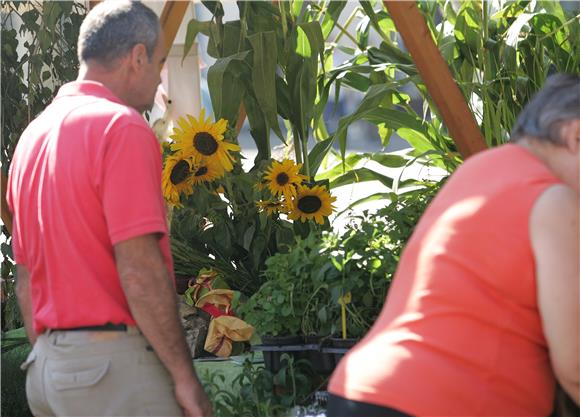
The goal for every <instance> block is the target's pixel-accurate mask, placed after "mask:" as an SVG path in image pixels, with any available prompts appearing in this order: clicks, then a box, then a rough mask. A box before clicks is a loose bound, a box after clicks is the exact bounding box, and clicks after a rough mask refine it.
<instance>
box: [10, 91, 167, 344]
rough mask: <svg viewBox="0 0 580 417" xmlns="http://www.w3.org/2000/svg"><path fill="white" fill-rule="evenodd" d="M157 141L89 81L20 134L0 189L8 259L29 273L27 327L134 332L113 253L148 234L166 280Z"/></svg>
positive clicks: (60, 96) (135, 116) (58, 98)
mask: <svg viewBox="0 0 580 417" xmlns="http://www.w3.org/2000/svg"><path fill="white" fill-rule="evenodd" d="M161 169H162V162H161V154H160V148H159V145H158V143H157V140H156V138H155V136H154V134H153V132H152V131H151V129H150V128H149V126H148V125H147V123H146V122H145V120H144V119H143V117H142V116H141V115H140V114H139V113H137V112H136V111H135V110H134V109H132V108H129V107H127V106H126V105H124V104H123V103H122V102H121V101H120V100H119V99H118V98H117V97H115V96H114V95H113V94H112V93H111V92H110V91H109V90H108V89H107V88H106V87H105V86H103V85H102V84H100V83H97V82H89V81H82V82H72V83H69V84H66V85H64V86H63V87H62V88H61V89H60V91H59V93H58V95H57V96H56V98H55V99H54V101H53V102H52V103H51V104H50V106H48V107H47V108H46V110H45V111H44V112H43V113H42V114H41V115H40V116H39V117H38V118H37V119H35V120H34V121H33V122H32V123H31V124H30V125H29V126H28V128H27V129H26V130H25V131H24V133H23V134H22V137H21V138H20V141H19V143H18V146H17V148H16V151H15V153H14V157H13V160H12V164H11V166H10V177H9V183H8V196H7V199H8V204H9V207H10V209H11V211H12V212H13V214H14V219H13V222H14V223H13V236H12V247H13V252H14V257H15V260H16V262H17V263H18V264H22V265H25V266H26V267H27V269H28V271H29V273H30V279H31V291H32V308H33V323H34V329H35V331H36V332H37V333H42V332H43V331H44V330H45V329H47V328H71V327H79V326H90V325H100V324H104V323H107V322H111V323H126V324H129V325H134V324H135V321H134V319H133V317H132V316H131V313H130V311H129V306H128V304H127V300H126V298H125V294H124V292H123V290H122V288H121V284H120V281H119V276H118V273H117V269H116V265H115V257H114V250H113V246H114V245H115V244H117V243H119V242H122V241H125V240H128V239H131V238H134V237H137V236H141V235H145V234H150V233H159V234H160V236H161V237H160V247H161V251H162V253H163V256H164V258H165V262H166V265H167V268H168V270H169V272H170V274H171V275H172V274H173V263H172V259H171V253H170V249H169V239H168V235H167V223H166V213H165V204H164V201H163V197H162V194H161Z"/></svg>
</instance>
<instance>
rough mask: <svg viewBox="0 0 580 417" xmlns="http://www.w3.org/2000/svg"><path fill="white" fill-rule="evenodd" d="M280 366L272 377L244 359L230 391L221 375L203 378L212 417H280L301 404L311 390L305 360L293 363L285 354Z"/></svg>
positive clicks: (204, 376)
mask: <svg viewBox="0 0 580 417" xmlns="http://www.w3.org/2000/svg"><path fill="white" fill-rule="evenodd" d="M281 364H282V368H281V369H280V371H278V372H277V373H276V374H272V373H271V372H269V371H268V370H266V369H264V368H263V367H261V366H259V367H257V366H254V365H253V364H252V361H251V359H246V361H245V362H244V364H243V369H242V372H241V373H240V374H239V375H238V376H237V377H236V378H235V379H234V380H233V382H232V383H231V386H229V387H228V388H230V389H228V388H224V384H225V378H224V376H223V375H221V374H219V373H214V374H212V375H210V374H209V372H208V373H207V374H205V375H204V374H202V375H201V380H202V383H203V385H204V388H205V390H206V392H207V393H208V395H209V397H210V398H211V400H212V402H213V410H214V415H215V417H234V416H236V417H237V416H240V417H279V416H284V415H287V413H288V411H289V409H290V408H292V407H293V406H296V405H297V404H301V403H303V402H304V401H305V400H306V398H307V397H308V396H309V394H310V392H311V389H312V385H311V378H310V374H311V371H310V367H309V364H308V363H307V362H306V361H304V360H298V361H295V360H294V358H293V357H292V356H289V355H288V354H283V355H282V358H281ZM231 388H233V390H232V389H231Z"/></svg>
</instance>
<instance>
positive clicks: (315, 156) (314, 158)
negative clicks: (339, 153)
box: [308, 136, 334, 176]
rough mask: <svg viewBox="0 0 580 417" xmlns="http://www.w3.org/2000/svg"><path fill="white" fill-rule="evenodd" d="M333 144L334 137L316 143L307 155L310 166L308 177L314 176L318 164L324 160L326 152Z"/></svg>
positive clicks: (318, 166)
mask: <svg viewBox="0 0 580 417" xmlns="http://www.w3.org/2000/svg"><path fill="white" fill-rule="evenodd" d="M333 143H334V136H331V137H330V138H328V139H325V140H323V141H321V142H318V143H317V144H316V145H314V147H313V148H312V150H311V151H310V153H309V154H308V162H309V164H310V175H312V176H315V175H316V172H317V171H318V168H320V164H322V161H324V158H326V155H327V154H328V152H329V151H330V150H331V149H332V144H333Z"/></svg>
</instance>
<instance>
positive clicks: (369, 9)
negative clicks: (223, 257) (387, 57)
mask: <svg viewBox="0 0 580 417" xmlns="http://www.w3.org/2000/svg"><path fill="white" fill-rule="evenodd" d="M379 4H381V3H379ZM360 5H361V7H362V8H363V10H364V12H365V14H366V15H367V16H368V17H369V19H370V21H371V24H372V26H373V28H374V29H375V30H376V31H377V33H378V34H379V35H380V37H381V38H383V39H384V40H387V39H389V38H388V36H387V35H386V34H385V32H383V29H382V28H381V25H380V24H379V18H378V16H377V14H376V13H375V11H374V9H373V6H372V4H371V2H370V1H366V0H365V1H363V0H361V1H360ZM381 6H382V4H381Z"/></svg>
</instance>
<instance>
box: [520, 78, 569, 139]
mask: <svg viewBox="0 0 580 417" xmlns="http://www.w3.org/2000/svg"><path fill="white" fill-rule="evenodd" d="M578 118H580V77H578V76H577V75H572V74H555V75H552V76H550V77H548V79H547V80H546V83H545V84H544V86H543V87H542V89H541V90H540V91H538V92H537V93H536V95H535V96H534V97H533V98H532V99H531V100H530V102H529V103H528V104H526V106H525V107H524V109H523V110H522V112H521V113H520V115H519V116H518V118H517V120H516V124H515V125H514V128H513V129H512V135H511V141H517V140H518V139H521V138H523V137H524V136H526V137H531V138H534V139H537V140H543V141H547V142H551V143H553V144H557V145H558V144H562V142H561V138H560V134H559V128H560V122H563V121H566V120H571V119H578Z"/></svg>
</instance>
